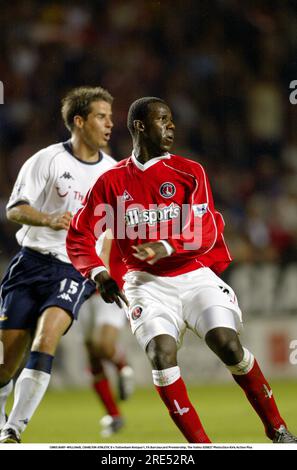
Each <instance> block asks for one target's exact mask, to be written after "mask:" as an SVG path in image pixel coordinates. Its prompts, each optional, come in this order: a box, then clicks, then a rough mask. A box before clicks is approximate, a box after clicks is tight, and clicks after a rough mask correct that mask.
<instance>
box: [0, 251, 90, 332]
mask: <svg viewBox="0 0 297 470" xmlns="http://www.w3.org/2000/svg"><path fill="white" fill-rule="evenodd" d="M94 292H95V284H94V283H93V281H89V280H87V279H85V278H84V277H83V276H82V275H81V274H80V273H79V272H78V271H77V270H76V269H75V268H74V267H73V266H72V265H71V264H68V263H63V262H62V261H60V260H58V259H56V258H55V257H53V256H51V255H43V254H41V253H39V252H37V251H34V250H30V249H29V248H23V249H22V250H21V251H20V252H19V253H18V254H17V255H16V256H15V257H14V258H13V260H12V261H11V263H10V265H9V267H8V269H7V271H6V273H5V276H4V278H3V280H2V283H1V286H0V329H21V330H23V329H29V328H30V329H32V328H35V327H36V324H37V321H38V318H39V316H40V315H41V314H42V312H43V311H44V310H45V309H46V308H48V307H60V308H62V309H63V310H66V311H67V312H68V313H69V314H70V316H71V317H72V318H75V319H76V318H77V315H78V311H79V309H80V306H81V305H82V304H83V302H84V301H85V300H87V299H88V298H89V297H90V296H91V295H92V294H93V293H94Z"/></svg>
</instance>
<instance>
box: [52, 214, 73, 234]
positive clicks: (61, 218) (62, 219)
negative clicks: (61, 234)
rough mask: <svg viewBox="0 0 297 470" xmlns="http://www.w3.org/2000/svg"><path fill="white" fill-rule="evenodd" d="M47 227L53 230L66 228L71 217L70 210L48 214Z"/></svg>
mask: <svg viewBox="0 0 297 470" xmlns="http://www.w3.org/2000/svg"><path fill="white" fill-rule="evenodd" d="M48 217H49V220H48V224H47V225H48V227H50V228H51V229H53V230H56V231H58V230H68V229H69V227H70V222H71V219H72V214H71V212H69V211H67V212H64V214H59V215H50V216H48Z"/></svg>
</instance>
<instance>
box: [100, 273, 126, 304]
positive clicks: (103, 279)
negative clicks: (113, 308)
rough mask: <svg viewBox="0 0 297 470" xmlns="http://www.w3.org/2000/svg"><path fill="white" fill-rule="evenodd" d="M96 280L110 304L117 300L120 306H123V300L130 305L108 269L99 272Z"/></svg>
mask: <svg viewBox="0 0 297 470" xmlns="http://www.w3.org/2000/svg"><path fill="white" fill-rule="evenodd" d="M94 280H95V282H96V285H97V289H98V291H99V293H100V294H101V297H102V299H103V300H104V302H106V303H108V304H111V303H113V302H115V303H116V304H117V306H118V307H120V308H122V303H121V300H122V301H123V302H124V303H125V304H126V305H127V307H128V306H129V304H128V300H127V298H126V296H125V294H124V293H123V292H122V291H121V290H120V288H119V286H118V285H117V283H116V281H115V280H114V279H113V278H112V277H110V275H109V274H108V272H107V271H102V272H101V273H99V274H97V275H96V276H95V278H94Z"/></svg>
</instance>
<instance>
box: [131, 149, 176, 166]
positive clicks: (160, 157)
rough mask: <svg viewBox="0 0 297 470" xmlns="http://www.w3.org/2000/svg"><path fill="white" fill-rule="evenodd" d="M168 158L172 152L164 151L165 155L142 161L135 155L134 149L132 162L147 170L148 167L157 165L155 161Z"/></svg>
mask: <svg viewBox="0 0 297 470" xmlns="http://www.w3.org/2000/svg"><path fill="white" fill-rule="evenodd" d="M168 158H171V155H170V153H168V152H167V153H164V155H160V156H159V157H154V158H152V159H151V160H149V161H148V162H146V163H140V162H139V161H138V160H137V158H136V156H135V153H134V150H133V152H132V155H131V160H132V162H133V163H134V165H135V166H137V168H139V170H141V171H145V170H147V169H148V168H150V167H151V166H153V165H155V163H158V162H159V161H160V160H164V159H168Z"/></svg>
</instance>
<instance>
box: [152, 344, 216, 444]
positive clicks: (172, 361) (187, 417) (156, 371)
mask: <svg viewBox="0 0 297 470" xmlns="http://www.w3.org/2000/svg"><path fill="white" fill-rule="evenodd" d="M146 352H147V356H148V358H149V360H150V362H151V364H152V367H153V371H152V372H153V382H154V384H155V387H156V389H157V391H158V393H159V395H160V397H161V398H162V400H163V402H164V403H165V405H166V406H167V408H168V411H169V414H170V416H171V418H172V419H173V421H174V423H175V424H176V425H177V426H178V428H179V429H180V431H181V432H182V434H183V435H184V436H185V438H186V439H187V441H188V442H193V443H209V442H210V440H209V438H208V436H207V435H206V433H205V431H204V429H203V427H202V424H201V422H200V419H199V417H198V415H197V413H196V411H195V409H194V407H193V405H192V403H191V402H190V400H189V397H188V394H187V390H186V387H185V384H184V382H183V380H182V378H181V375H180V369H179V367H178V365H177V345H176V341H175V339H174V338H173V337H172V336H170V335H159V336H156V337H155V338H153V339H152V340H151V341H150V342H149V344H148V346H147V350H146Z"/></svg>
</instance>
